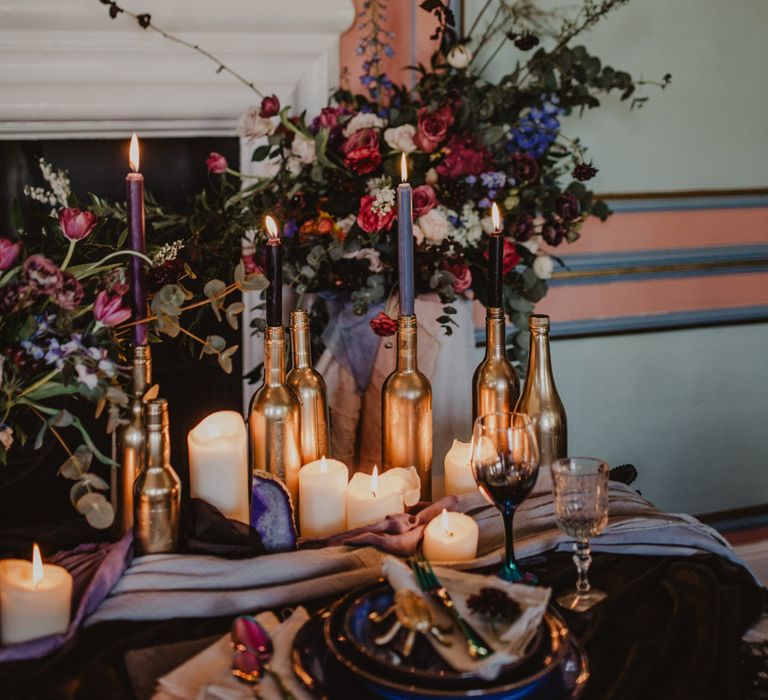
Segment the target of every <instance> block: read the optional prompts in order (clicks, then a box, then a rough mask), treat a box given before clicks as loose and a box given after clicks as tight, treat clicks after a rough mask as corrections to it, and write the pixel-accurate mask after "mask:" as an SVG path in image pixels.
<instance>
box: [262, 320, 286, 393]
mask: <svg viewBox="0 0 768 700" xmlns="http://www.w3.org/2000/svg"><path fill="white" fill-rule="evenodd" d="M264 383H265V384H266V385H268V386H280V385H281V384H285V329H284V328H283V327H282V326H267V332H266V336H265V337H264Z"/></svg>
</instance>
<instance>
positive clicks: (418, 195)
mask: <svg viewBox="0 0 768 700" xmlns="http://www.w3.org/2000/svg"><path fill="white" fill-rule="evenodd" d="M436 206H437V195H436V194H435V191H434V190H433V189H432V186H431V185H419V186H418V187H415V188H414V190H413V218H414V219H418V218H419V217H420V216H424V214H426V213H427V212H428V211H429V210H430V209H434V208H435V207H436Z"/></svg>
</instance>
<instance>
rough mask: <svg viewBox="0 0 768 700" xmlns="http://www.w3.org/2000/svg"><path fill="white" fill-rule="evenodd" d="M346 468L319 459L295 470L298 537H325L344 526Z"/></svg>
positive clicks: (341, 530) (333, 462)
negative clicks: (296, 473)
mask: <svg viewBox="0 0 768 700" xmlns="http://www.w3.org/2000/svg"><path fill="white" fill-rule="evenodd" d="M348 481H349V469H348V468H347V465H346V464H344V463H343V462H339V460H337V459H326V458H325V457H321V458H320V459H316V460H314V461H313V462H309V463H307V464H305V465H304V466H303V467H302V468H301V471H299V524H300V527H301V536H302V537H328V536H329V535H335V534H336V533H337V532H343V531H344V530H345V529H346V527H347V482H348Z"/></svg>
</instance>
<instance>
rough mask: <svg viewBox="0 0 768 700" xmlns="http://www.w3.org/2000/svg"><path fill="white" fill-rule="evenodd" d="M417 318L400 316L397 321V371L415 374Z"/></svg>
mask: <svg viewBox="0 0 768 700" xmlns="http://www.w3.org/2000/svg"><path fill="white" fill-rule="evenodd" d="M416 329H417V325H416V317H415V316H400V317H399V318H398V320H397V371H398V372H415V371H416V370H417V369H418V365H417V362H416Z"/></svg>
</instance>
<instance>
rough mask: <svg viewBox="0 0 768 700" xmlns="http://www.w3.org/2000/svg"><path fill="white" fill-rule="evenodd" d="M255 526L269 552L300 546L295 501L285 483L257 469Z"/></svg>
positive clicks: (253, 502)
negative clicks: (295, 522)
mask: <svg viewBox="0 0 768 700" xmlns="http://www.w3.org/2000/svg"><path fill="white" fill-rule="evenodd" d="M251 527H252V528H253V529H254V530H256V532H258V533H259V536H260V537H261V541H262V544H263V545H264V548H265V549H266V550H267V552H269V553H273V552H287V551H290V550H292V549H296V543H297V542H298V533H297V532H296V526H295V525H294V512H293V504H292V502H291V495H290V494H289V493H288V489H286V488H285V486H284V485H283V482H282V481H280V480H279V479H276V478H275V477H274V476H272V474H269V473H268V472H264V471H259V470H256V471H254V472H253V478H252V482H251Z"/></svg>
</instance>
